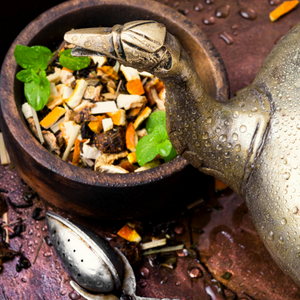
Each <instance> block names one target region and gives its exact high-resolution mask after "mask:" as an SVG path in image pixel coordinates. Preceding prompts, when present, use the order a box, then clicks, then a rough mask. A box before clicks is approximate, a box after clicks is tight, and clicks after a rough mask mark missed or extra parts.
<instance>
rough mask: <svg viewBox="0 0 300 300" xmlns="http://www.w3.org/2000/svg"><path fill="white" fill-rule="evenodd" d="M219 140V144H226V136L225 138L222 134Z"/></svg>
mask: <svg viewBox="0 0 300 300" xmlns="http://www.w3.org/2000/svg"><path fill="white" fill-rule="evenodd" d="M219 140H220V141H221V142H226V141H227V136H226V134H222V135H221V136H220V138H219Z"/></svg>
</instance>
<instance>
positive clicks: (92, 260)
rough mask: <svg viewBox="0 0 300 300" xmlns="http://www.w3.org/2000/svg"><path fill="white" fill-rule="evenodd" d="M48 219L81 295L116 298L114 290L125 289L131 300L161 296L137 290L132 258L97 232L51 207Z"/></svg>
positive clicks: (57, 249)
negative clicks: (140, 292) (130, 259)
mask: <svg viewBox="0 0 300 300" xmlns="http://www.w3.org/2000/svg"><path fill="white" fill-rule="evenodd" d="M46 221H47V226H48V230H49V236H50V239H51V241H52V244H53V247H54V249H55V252H56V253H57V255H58V256H59V258H60V259H61V260H62V262H63V265H64V267H65V269H66V271H67V272H68V273H69V275H70V277H72V279H73V280H74V281H71V282H70V284H71V286H72V287H73V288H74V289H75V290H76V291H77V292H78V293H79V294H80V295H81V296H82V297H84V298H85V299H88V300H117V299H119V298H118V297H117V296H116V295H114V294H112V292H114V291H115V292H117V291H118V290H122V295H124V297H125V295H126V296H129V297H130V298H131V299H132V300H160V299H158V298H146V297H140V296H137V295H136V294H135V291H136V279H135V276H134V272H133V270H132V267H131V265H130V263H129V261H128V260H127V258H126V257H125V256H124V254H123V253H122V252H121V251H120V250H119V249H117V248H112V247H111V246H110V245H109V244H108V243H107V242H106V241H105V240H104V239H103V238H102V237H100V236H99V235H97V234H96V233H95V232H93V231H91V230H89V229H88V228H86V227H84V226H81V225H75V224H73V223H72V222H70V221H69V220H67V219H65V218H63V217H61V216H59V215H57V214H55V213H53V212H49V211H48V212H47V213H46ZM123 277H124V278H123ZM121 299H122V296H121ZM162 300H169V299H167V298H163V299H162ZM173 300H179V299H173Z"/></svg>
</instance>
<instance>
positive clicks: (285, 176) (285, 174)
mask: <svg viewBox="0 0 300 300" xmlns="http://www.w3.org/2000/svg"><path fill="white" fill-rule="evenodd" d="M283 177H284V179H286V180H289V179H290V177H291V174H290V173H289V172H285V173H284V174H283Z"/></svg>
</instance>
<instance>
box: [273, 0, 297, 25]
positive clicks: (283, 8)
mask: <svg viewBox="0 0 300 300" xmlns="http://www.w3.org/2000/svg"><path fill="white" fill-rule="evenodd" d="M298 4H299V1H298V0H294V1H284V2H283V3H282V4H281V5H279V6H278V7H277V8H276V9H275V10H273V11H272V12H270V15H269V16H270V20H271V21H272V22H274V21H276V20H277V19H279V18H280V17H281V16H283V15H284V14H286V13H288V12H289V11H291V10H292V9H293V8H295V7H296V6H297V5H298Z"/></svg>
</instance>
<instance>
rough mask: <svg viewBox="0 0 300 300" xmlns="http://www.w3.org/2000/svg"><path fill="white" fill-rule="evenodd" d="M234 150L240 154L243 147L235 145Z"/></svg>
mask: <svg viewBox="0 0 300 300" xmlns="http://www.w3.org/2000/svg"><path fill="white" fill-rule="evenodd" d="M234 150H235V151H236V152H240V151H241V145H240V144H237V145H235V146H234Z"/></svg>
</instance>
